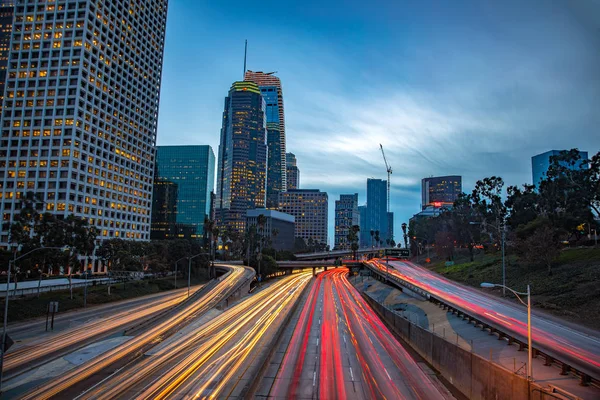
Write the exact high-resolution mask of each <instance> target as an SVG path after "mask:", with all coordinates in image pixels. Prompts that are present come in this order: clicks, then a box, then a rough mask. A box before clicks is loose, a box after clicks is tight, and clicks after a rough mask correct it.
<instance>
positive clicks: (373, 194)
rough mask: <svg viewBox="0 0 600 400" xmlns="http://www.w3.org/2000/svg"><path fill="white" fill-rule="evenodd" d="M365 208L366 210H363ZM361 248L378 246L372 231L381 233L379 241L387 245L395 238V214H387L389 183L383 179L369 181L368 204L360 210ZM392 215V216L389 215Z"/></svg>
mask: <svg viewBox="0 0 600 400" xmlns="http://www.w3.org/2000/svg"><path fill="white" fill-rule="evenodd" d="M362 207H364V208H362ZM359 214H360V231H361V233H360V241H361V246H366V247H369V246H371V244H373V245H376V243H375V238H374V236H375V235H374V236H373V237H372V236H371V231H374V232H377V231H379V240H381V241H382V242H383V244H384V245H385V244H386V241H387V240H388V239H392V238H393V234H394V233H393V227H390V226H389V224H390V222H392V223H393V218H394V217H393V213H388V212H387V181H384V180H382V179H373V178H371V179H367V204H366V206H361V208H359ZM388 214H391V215H388Z"/></svg>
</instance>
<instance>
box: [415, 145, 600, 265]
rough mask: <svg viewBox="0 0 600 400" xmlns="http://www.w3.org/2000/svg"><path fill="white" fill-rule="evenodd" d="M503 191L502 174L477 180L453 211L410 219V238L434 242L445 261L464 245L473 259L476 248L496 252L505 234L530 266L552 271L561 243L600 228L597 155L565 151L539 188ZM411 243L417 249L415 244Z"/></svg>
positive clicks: (582, 237)
mask: <svg viewBox="0 0 600 400" xmlns="http://www.w3.org/2000/svg"><path fill="white" fill-rule="evenodd" d="M586 165H588V166H589V168H585V166H586ZM581 166H583V167H584V168H580V167H581ZM503 190H504V181H503V180H502V178H500V177H496V176H492V177H489V178H485V179H482V180H480V181H477V183H476V184H475V188H474V189H473V191H472V192H471V193H469V194H466V193H463V194H462V195H461V196H460V197H459V198H458V200H456V202H455V203H454V206H453V207H452V208H451V209H447V210H443V211H442V212H441V213H440V215H439V216H436V217H434V218H429V219H420V220H417V221H412V223H411V224H410V226H409V236H410V237H418V238H420V240H421V241H424V242H426V243H427V244H428V245H435V249H436V252H437V253H438V255H440V256H442V257H445V258H447V259H449V260H452V259H453V257H454V250H455V248H457V247H463V248H467V249H468V250H469V253H470V257H471V260H473V256H474V247H475V246H483V247H484V249H485V250H486V251H496V250H498V249H499V248H500V246H501V243H502V240H503V237H504V240H505V243H506V244H507V245H508V246H510V248H511V249H512V250H514V251H515V252H516V254H518V255H519V256H520V257H521V258H522V259H523V260H525V261H526V262H527V263H528V264H530V265H543V266H545V267H546V268H547V269H548V271H549V272H550V273H551V266H552V262H553V261H554V260H555V259H556V257H557V256H558V254H559V252H560V249H561V245H562V242H565V241H569V242H582V241H584V240H585V239H586V234H587V233H588V232H590V231H593V230H594V229H598V222H597V219H596V218H597V217H598V215H600V153H598V154H596V155H595V156H593V157H592V158H591V159H590V160H582V159H581V158H580V153H579V151H578V150H577V149H572V150H569V151H564V152H562V153H561V154H560V155H558V156H553V157H551V165H550V168H549V170H548V172H547V174H546V177H545V178H544V179H543V180H542V181H541V182H540V184H539V188H538V189H537V190H536V188H535V186H534V185H527V184H525V185H522V186H521V187H518V186H509V187H508V188H506V196H505V199H503V193H504V191H503ZM411 245H412V247H413V251H416V250H417V249H416V243H415V242H414V241H413V242H412V243H411Z"/></svg>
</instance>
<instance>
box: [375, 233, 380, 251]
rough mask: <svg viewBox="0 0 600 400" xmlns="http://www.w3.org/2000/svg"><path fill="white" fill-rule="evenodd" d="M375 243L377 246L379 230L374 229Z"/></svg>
mask: <svg viewBox="0 0 600 400" xmlns="http://www.w3.org/2000/svg"><path fill="white" fill-rule="evenodd" d="M375 244H376V245H377V247H379V230H376V231H375Z"/></svg>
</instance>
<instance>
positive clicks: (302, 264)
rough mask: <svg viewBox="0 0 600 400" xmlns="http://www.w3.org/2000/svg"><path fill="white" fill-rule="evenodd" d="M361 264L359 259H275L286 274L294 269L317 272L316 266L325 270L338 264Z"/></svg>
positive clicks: (278, 266) (348, 265)
mask: <svg viewBox="0 0 600 400" xmlns="http://www.w3.org/2000/svg"><path fill="white" fill-rule="evenodd" d="M342 265H344V266H347V267H353V266H361V265H362V262H361V261H354V260H343V261H342V263H341V264H340V262H339V261H338V260H333V259H330V260H322V261H310V260H309V261H277V268H280V269H282V270H284V271H285V272H286V274H291V273H292V272H293V271H294V270H304V269H309V268H312V270H313V275H315V274H316V273H317V268H323V269H324V270H325V271H327V268H336V267H340V266H342Z"/></svg>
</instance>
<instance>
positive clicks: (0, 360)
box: [0, 246, 69, 393]
mask: <svg viewBox="0 0 600 400" xmlns="http://www.w3.org/2000/svg"><path fill="white" fill-rule="evenodd" d="M40 250H63V251H65V250H69V246H64V247H38V248H37V249H33V250H31V251H29V252H27V253H25V254H23V255H21V256H20V257H17V251H18V247H17V248H15V250H14V253H13V254H14V255H13V259H12V260H10V261H9V262H8V271H7V274H6V293H5V295H4V323H3V327H2V347H1V348H0V393H1V392H2V378H3V375H4V348H5V346H6V329H7V326H8V295H9V287H10V272H11V269H12V267H13V266H14V264H15V263H16V262H17V261H19V260H20V259H22V258H23V257H26V256H28V255H30V254H31V253H35V252H36V251H40Z"/></svg>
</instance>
